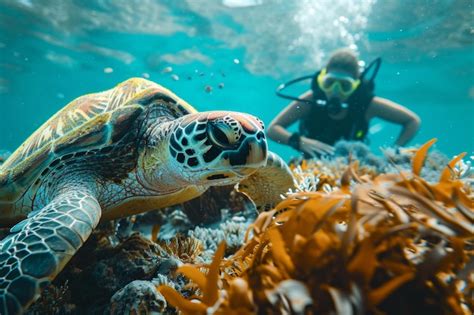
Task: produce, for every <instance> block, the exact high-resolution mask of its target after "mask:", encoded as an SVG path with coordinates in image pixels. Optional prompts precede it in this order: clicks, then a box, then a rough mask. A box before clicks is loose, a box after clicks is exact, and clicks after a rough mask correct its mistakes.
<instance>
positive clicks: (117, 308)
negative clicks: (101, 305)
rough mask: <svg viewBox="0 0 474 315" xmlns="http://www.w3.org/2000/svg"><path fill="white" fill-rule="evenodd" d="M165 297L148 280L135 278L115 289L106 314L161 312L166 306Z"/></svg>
mask: <svg viewBox="0 0 474 315" xmlns="http://www.w3.org/2000/svg"><path fill="white" fill-rule="evenodd" d="M166 305H167V304H166V300H165V298H164V297H163V296H162V295H161V294H160V293H159V292H158V291H157V290H156V287H155V285H154V284H153V283H152V282H150V281H143V280H135V281H132V282H130V283H129V284H127V285H126V286H125V287H124V288H122V289H120V290H119V291H117V292H116V293H115V294H114V295H113V296H112V298H111V299H110V306H109V309H108V311H106V312H105V313H106V314H107V313H108V314H149V313H151V312H158V313H161V312H163V311H164V310H165V308H166Z"/></svg>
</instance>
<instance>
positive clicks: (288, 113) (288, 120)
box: [267, 90, 313, 144]
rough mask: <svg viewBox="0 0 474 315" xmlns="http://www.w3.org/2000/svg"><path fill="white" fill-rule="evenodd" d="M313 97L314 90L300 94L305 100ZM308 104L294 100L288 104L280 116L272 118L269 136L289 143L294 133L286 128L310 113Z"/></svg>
mask: <svg viewBox="0 0 474 315" xmlns="http://www.w3.org/2000/svg"><path fill="white" fill-rule="evenodd" d="M312 97H313V91H311V90H309V91H307V92H305V93H304V94H302V95H300V96H299V98H301V99H305V100H311V98H312ZM308 105H309V104H306V103H303V102H299V101H293V102H291V103H290V104H288V106H286V107H285V109H283V110H282V111H281V112H280V113H279V114H278V116H276V117H275V119H273V120H272V122H271V123H270V126H268V131H267V135H268V137H270V139H272V140H273V141H276V142H278V143H281V144H288V140H289V139H290V137H291V135H292V134H291V132H289V131H288V130H286V128H287V127H289V126H291V125H292V124H293V123H295V122H296V121H298V120H300V119H301V118H302V117H304V115H307V114H308V113H309V109H310V107H309V106H308Z"/></svg>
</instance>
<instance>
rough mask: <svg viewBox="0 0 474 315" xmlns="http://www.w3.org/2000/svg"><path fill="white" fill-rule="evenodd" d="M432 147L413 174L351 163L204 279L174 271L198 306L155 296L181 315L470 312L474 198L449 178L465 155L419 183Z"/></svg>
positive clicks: (287, 207) (256, 227)
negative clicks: (369, 172) (365, 171)
mask: <svg viewBox="0 0 474 315" xmlns="http://www.w3.org/2000/svg"><path fill="white" fill-rule="evenodd" d="M433 143H434V140H432V141H430V142H428V143H427V144H425V145H423V146H422V147H421V148H420V149H419V150H418V151H417V152H416V153H415V154H414V157H413V160H412V171H411V172H400V173H398V174H382V175H378V176H376V177H375V178H373V179H372V178H371V177H370V176H361V175H360V173H359V172H358V170H357V165H356V164H353V165H351V166H350V167H349V168H348V169H347V170H346V171H345V172H344V173H343V174H342V175H341V180H340V187H339V188H337V189H333V190H332V191H329V192H325V191H313V192H308V191H303V192H297V193H294V194H290V195H288V196H287V198H286V199H285V200H283V201H282V202H281V203H280V204H279V205H278V206H277V207H276V208H275V209H273V210H272V211H270V212H264V213H262V214H260V216H259V217H258V218H257V219H256V221H255V222H254V223H253V224H252V225H251V227H250V228H249V233H248V236H249V237H248V239H247V241H246V243H245V244H244V246H243V247H241V249H240V250H239V251H237V253H235V255H233V256H232V257H231V258H230V259H228V260H222V258H223V253H224V249H223V245H221V246H220V247H219V248H218V250H217V252H216V255H215V256H214V260H213V262H212V264H211V265H210V266H209V268H208V269H209V271H208V273H207V275H205V274H204V273H202V272H201V271H199V270H198V269H196V268H195V267H192V266H189V265H187V266H184V267H181V268H179V269H178V271H179V272H181V273H183V274H184V275H185V276H187V277H188V278H190V279H191V280H192V281H193V282H194V283H196V285H197V286H198V287H199V288H200V290H201V294H200V295H198V296H196V297H192V298H191V299H195V300H196V301H194V302H192V301H189V300H187V299H185V298H183V297H181V296H180V295H179V294H178V293H177V292H176V291H174V290H172V289H170V288H167V287H165V286H161V287H160V292H161V293H162V294H163V295H164V296H165V297H166V298H167V299H168V302H169V303H170V304H172V305H174V306H175V307H177V308H178V309H180V310H181V311H183V313H185V314H205V313H206V312H207V314H232V312H234V313H235V314H237V313H238V314H255V313H259V314H288V313H294V314H329V313H336V314H365V313H370V314H379V313H388V314H402V313H403V314H420V313H427V314H428V313H429V314H470V313H471V311H472V310H473V304H472V299H470V298H469V288H472V287H473V282H472V276H471V278H469V273H470V272H472V270H470V268H472V261H473V252H472V247H473V246H472V245H473V243H472V241H473V239H474V237H473V231H472V224H473V221H474V211H473V200H472V198H470V197H469V195H468V194H467V193H466V191H465V189H464V184H463V183H462V182H461V181H460V180H459V179H458V178H457V177H456V174H455V173H454V172H453V171H452V170H453V168H454V166H455V165H456V164H457V162H458V161H459V159H460V158H462V157H457V158H456V159H454V160H453V161H452V162H450V163H449V164H448V166H447V167H446V168H445V169H444V170H443V171H442V172H441V174H440V177H439V181H438V182H436V183H428V182H427V181H425V180H424V179H423V178H421V177H420V172H421V169H422V167H423V164H424V161H425V159H426V154H427V151H428V149H429V147H430V146H431V145H432V144H433ZM219 274H220V276H219Z"/></svg>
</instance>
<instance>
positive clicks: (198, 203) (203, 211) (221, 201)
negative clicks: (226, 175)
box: [183, 185, 255, 225]
mask: <svg viewBox="0 0 474 315" xmlns="http://www.w3.org/2000/svg"><path fill="white" fill-rule="evenodd" d="M223 209H228V210H229V211H230V213H231V214H232V213H237V212H241V211H255V205H254V204H253V202H252V201H251V200H250V198H249V197H247V196H246V195H245V194H243V193H240V192H238V191H236V190H235V189H234V186H233V185H228V186H216V187H210V188H209V189H208V190H207V191H206V192H204V193H203V194H202V195H201V196H199V197H197V198H194V199H192V200H190V201H188V202H185V203H183V211H184V212H185V213H186V215H187V216H188V218H189V220H190V221H191V223H193V224H195V225H197V224H209V223H215V222H218V221H221V220H222V219H225V218H222V210H223Z"/></svg>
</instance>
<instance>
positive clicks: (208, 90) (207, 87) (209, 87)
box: [204, 85, 212, 93]
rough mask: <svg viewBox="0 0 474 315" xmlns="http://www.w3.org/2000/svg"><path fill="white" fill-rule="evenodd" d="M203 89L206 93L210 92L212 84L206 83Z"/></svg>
mask: <svg viewBox="0 0 474 315" xmlns="http://www.w3.org/2000/svg"><path fill="white" fill-rule="evenodd" d="M204 91H206V93H211V92H212V86H210V85H206V86H205V87H204Z"/></svg>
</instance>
